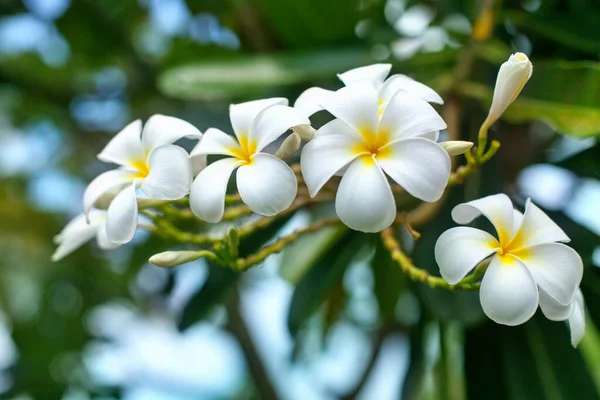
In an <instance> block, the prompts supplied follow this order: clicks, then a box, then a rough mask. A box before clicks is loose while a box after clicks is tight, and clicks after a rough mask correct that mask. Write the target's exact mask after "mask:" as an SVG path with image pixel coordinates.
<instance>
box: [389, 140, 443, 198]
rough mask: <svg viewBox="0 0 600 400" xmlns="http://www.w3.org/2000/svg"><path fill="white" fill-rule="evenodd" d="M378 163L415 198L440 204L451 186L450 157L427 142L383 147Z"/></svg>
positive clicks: (435, 144) (394, 143)
mask: <svg viewBox="0 0 600 400" xmlns="http://www.w3.org/2000/svg"><path fill="white" fill-rule="evenodd" d="M382 150H385V156H384V157H379V156H378V157H377V162H378V163H379V165H380V166H381V168H383V170H384V171H385V172H386V174H388V175H389V176H390V177H391V178H392V179H393V180H394V181H396V182H397V183H398V184H399V185H400V186H402V187H403V188H404V189H405V190H406V191H407V192H408V193H410V194H411V195H412V196H414V197H416V198H418V199H421V200H424V201H437V200H439V198H440V197H442V194H443V193H444V189H445V188H446V185H447V184H448V178H449V177H450V157H449V156H448V153H447V152H446V150H444V149H443V148H442V147H441V146H440V145H438V144H437V143H434V142H432V141H430V140H428V139H423V138H408V139H401V140H397V141H395V142H392V143H390V144H388V145H387V146H384V147H383V148H382V149H380V152H381V151H382Z"/></svg>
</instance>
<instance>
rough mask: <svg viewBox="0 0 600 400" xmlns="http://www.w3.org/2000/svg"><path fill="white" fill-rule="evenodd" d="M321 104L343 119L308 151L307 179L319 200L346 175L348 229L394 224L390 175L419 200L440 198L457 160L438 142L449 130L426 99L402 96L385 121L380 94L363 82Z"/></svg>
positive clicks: (342, 189) (341, 206)
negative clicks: (325, 188)
mask: <svg viewBox="0 0 600 400" xmlns="http://www.w3.org/2000/svg"><path fill="white" fill-rule="evenodd" d="M322 104H323V106H324V108H325V109H326V110H327V111H329V112H330V113H331V114H333V115H334V116H335V117H337V119H335V120H333V121H331V122H329V123H327V124H325V125H323V126H322V127H321V128H320V129H319V130H318V131H317V132H316V133H315V135H314V138H313V139H312V140H311V141H310V142H309V143H308V144H307V145H306V146H305V147H304V149H303V150H302V155H301V159H300V165H301V168H302V175H303V176H304V180H305V181H306V185H307V186H308V190H309V192H310V195H311V196H315V195H316V194H317V193H318V192H319V190H320V189H321V188H322V187H323V185H324V184H325V183H326V182H327V181H328V180H329V179H330V178H331V177H332V176H333V175H335V174H336V173H337V172H338V171H342V173H343V177H342V181H341V182H340V185H339V187H338V191H337V195H336V199H335V207H336V211H337V214H338V216H339V217H340V219H341V220H342V222H344V223H345V224H346V225H347V226H349V227H350V228H352V229H355V230H359V231H364V232H378V231H381V230H382V229H384V228H386V227H388V226H390V225H391V224H392V222H393V221H394V218H395V216H396V204H395V201H394V196H393V194H392V190H391V188H390V185H389V183H388V181H387V179H386V176H385V174H387V175H389V176H390V177H391V178H392V179H393V180H394V181H395V182H397V183H398V184H399V185H400V186H402V187H403V188H404V189H405V190H406V191H407V192H408V193H410V194H411V195H413V196H414V197H416V198H418V199H421V200H425V201H436V200H438V199H439V198H440V197H441V195H442V193H443V192H444V188H445V187H446V185H447V182H448V178H449V176H450V157H449V156H448V153H447V152H446V151H445V150H444V149H443V148H442V147H441V146H440V145H438V144H437V143H435V140H436V139H437V135H438V131H439V130H440V129H444V128H446V123H445V122H444V120H443V119H442V118H441V117H440V116H439V115H438V113H437V112H436V111H435V110H434V109H433V107H431V106H430V105H429V104H428V103H427V102H426V101H425V100H423V99H420V98H418V97H415V96H413V95H411V94H409V93H407V92H404V91H399V92H397V93H396V94H395V95H394V96H393V97H392V99H391V100H390V101H389V104H388V106H387V107H386V109H385V111H384V112H383V115H382V116H381V118H380V117H379V110H378V108H379V99H378V97H377V91H376V90H375V88H374V87H373V86H372V85H371V84H370V83H366V82H359V83H356V84H354V85H350V86H346V87H344V88H342V89H340V90H338V91H337V92H335V93H334V94H333V95H332V96H329V97H328V98H327V99H325V101H323V103H322ZM346 166H347V170H344V168H345V167H346ZM384 172H385V173H384Z"/></svg>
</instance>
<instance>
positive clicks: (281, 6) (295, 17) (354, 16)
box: [254, 0, 364, 48]
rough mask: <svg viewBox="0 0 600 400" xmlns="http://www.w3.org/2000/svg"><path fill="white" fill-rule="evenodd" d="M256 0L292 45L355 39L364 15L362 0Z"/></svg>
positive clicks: (274, 26) (273, 26) (280, 35)
mask: <svg viewBox="0 0 600 400" xmlns="http://www.w3.org/2000/svg"><path fill="white" fill-rule="evenodd" d="M254 3H255V4H256V5H257V6H258V7H259V8H260V10H261V11H262V13H263V15H264V16H265V17H266V18H267V19H268V22H269V25H270V27H272V28H273V29H274V30H275V31H276V32H277V37H278V38H279V39H280V40H281V41H283V42H284V43H285V44H286V45H287V46H289V47H293V48H299V47H309V48H314V47H315V46H323V45H331V44H336V43H338V44H339V43H340V42H349V41H356V40H357V38H356V35H355V33H354V29H355V27H356V24H357V23H358V22H359V21H360V19H361V18H363V17H362V13H361V12H360V9H361V4H360V3H361V2H360V1H359V0H352V1H345V2H344V3H343V4H340V3H338V2H335V1H322V0H301V1H285V2H282V1H280V0H254ZM362 8H364V5H363V7H362ZM324 27H326V29H324Z"/></svg>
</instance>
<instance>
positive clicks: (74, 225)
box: [52, 210, 119, 261]
mask: <svg viewBox="0 0 600 400" xmlns="http://www.w3.org/2000/svg"><path fill="white" fill-rule="evenodd" d="M94 237H96V240H97V241H98V246H99V247H100V248H101V249H105V250H110V249H114V248H116V247H119V245H118V244H116V243H112V242H111V241H110V240H108V235H107V233H106V211H103V210H90V212H89V223H88V222H87V220H86V216H85V214H80V215H78V216H76V217H75V218H73V219H72V220H71V221H70V222H69V223H68V224H67V225H66V226H65V227H64V228H63V230H62V231H61V232H60V233H59V234H58V235H56V236H55V237H54V243H56V244H57V245H58V247H57V249H56V251H55V252H54V254H53V255H52V261H58V260H62V259H63V258H64V257H65V256H67V255H68V254H70V253H72V252H73V251H75V250H77V249H78V248H79V247H81V246H83V245H84V244H85V243H86V242H87V241H89V240H91V239H93V238H94Z"/></svg>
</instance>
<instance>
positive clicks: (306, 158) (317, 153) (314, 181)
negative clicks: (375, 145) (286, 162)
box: [300, 119, 362, 197]
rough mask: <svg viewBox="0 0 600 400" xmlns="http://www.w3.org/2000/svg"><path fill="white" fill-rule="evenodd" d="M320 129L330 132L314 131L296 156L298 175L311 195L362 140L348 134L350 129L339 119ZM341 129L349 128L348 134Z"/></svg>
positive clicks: (333, 173)
mask: <svg viewBox="0 0 600 400" xmlns="http://www.w3.org/2000/svg"><path fill="white" fill-rule="evenodd" d="M336 128H339V130H337V129H336ZM321 130H325V131H327V132H329V131H331V132H332V133H327V134H323V133H321V134H320V135H316V134H315V137H314V138H313V140H311V141H310V142H308V143H307V144H306V145H305V146H304V148H303V149H302V153H301V155H300V167H301V169H302V176H303V177H304V181H305V182H306V186H307V187H308V191H309V192H310V195H311V196H312V197H314V196H315V195H316V194H317V193H318V192H319V190H321V188H322V187H323V185H324V184H325V183H326V182H327V181H328V180H329V179H330V178H331V177H332V176H333V175H335V174H336V173H337V172H338V171H339V170H340V169H342V168H344V167H345V166H346V165H347V164H348V163H350V162H351V161H352V160H354V159H355V158H356V157H357V156H358V154H359V153H358V152H356V151H353V149H354V148H356V147H357V146H359V145H360V144H361V143H362V140H361V139H360V138H359V137H358V136H357V135H355V134H353V133H352V132H353V131H352V128H350V127H349V126H348V125H346V124H345V123H344V122H343V121H342V120H340V119H334V120H333V121H331V122H329V123H327V124H325V125H323V127H321V129H319V131H321ZM344 130H350V131H351V133H350V134H348V133H343V132H344ZM319 131H317V132H319Z"/></svg>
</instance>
